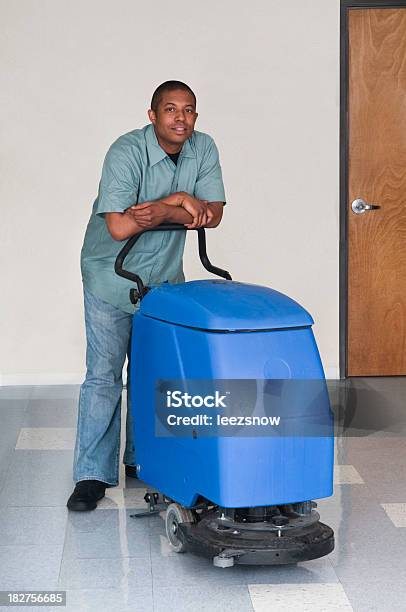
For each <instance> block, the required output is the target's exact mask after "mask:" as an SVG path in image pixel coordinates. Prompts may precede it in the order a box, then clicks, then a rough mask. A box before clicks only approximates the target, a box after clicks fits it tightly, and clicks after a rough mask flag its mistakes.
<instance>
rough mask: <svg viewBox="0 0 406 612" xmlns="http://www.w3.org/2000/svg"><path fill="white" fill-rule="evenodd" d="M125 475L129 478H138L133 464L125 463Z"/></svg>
mask: <svg viewBox="0 0 406 612" xmlns="http://www.w3.org/2000/svg"><path fill="white" fill-rule="evenodd" d="M125 475H126V476H128V477H129V478H138V474H137V468H136V467H135V465H126V466H125Z"/></svg>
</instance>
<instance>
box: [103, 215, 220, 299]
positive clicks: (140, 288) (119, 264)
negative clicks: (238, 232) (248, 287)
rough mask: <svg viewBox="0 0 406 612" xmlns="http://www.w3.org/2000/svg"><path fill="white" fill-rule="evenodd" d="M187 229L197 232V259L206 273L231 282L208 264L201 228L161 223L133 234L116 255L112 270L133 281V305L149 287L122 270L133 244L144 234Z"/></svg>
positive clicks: (131, 297)
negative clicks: (134, 284)
mask: <svg viewBox="0 0 406 612" xmlns="http://www.w3.org/2000/svg"><path fill="white" fill-rule="evenodd" d="M189 229H196V231H197V236H198V246H199V257H200V261H201V262H202V265H203V267H204V268H206V270H207V271H208V272H211V273H212V274H216V275H217V276H221V278H225V279H226V280H232V278H231V275H230V273H229V272H227V271H226V270H222V269H221V268H217V267H216V266H213V265H212V264H211V263H210V260H209V258H208V257H207V251H206V233H205V231H204V228H203V227H199V228H188V227H185V226H184V225H181V224H179V223H162V224H161V225H157V226H156V227H151V228H149V229H145V230H142V231H141V232H139V233H138V234H135V236H132V237H131V238H130V239H129V240H127V242H126V243H125V245H124V246H123V248H122V249H121V251H120V252H119V254H118V255H117V258H116V261H115V264H114V270H115V272H116V274H118V275H119V276H122V277H123V278H126V279H128V280H131V281H133V282H134V283H136V285H137V290H135V289H131V290H130V300H131V302H132V303H133V304H136V303H137V302H138V300H142V298H143V297H144V296H145V295H146V294H147V293H148V291H149V287H146V286H145V285H144V283H143V282H142V280H141V278H140V277H139V276H138V274H135V273H134V272H130V271H129V270H124V268H123V265H124V260H125V258H126V257H127V255H128V253H129V252H130V251H131V249H132V248H133V246H134V245H135V243H136V242H137V240H138V238H139V237H140V236H141V235H142V234H144V233H145V232H155V231H163V230H189Z"/></svg>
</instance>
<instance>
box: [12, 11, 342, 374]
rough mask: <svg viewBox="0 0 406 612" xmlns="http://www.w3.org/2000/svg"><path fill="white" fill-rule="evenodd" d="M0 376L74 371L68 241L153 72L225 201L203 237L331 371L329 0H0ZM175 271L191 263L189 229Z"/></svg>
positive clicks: (78, 229)
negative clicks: (276, 296) (301, 321)
mask: <svg viewBox="0 0 406 612" xmlns="http://www.w3.org/2000/svg"><path fill="white" fill-rule="evenodd" d="M0 11H1V23H2V33H3V37H2V42H1V52H0V57H1V70H0V75H1V76H0V91H1V113H0V121H1V126H0V128H1V133H2V140H1V174H2V180H1V183H0V184H1V199H0V202H1V220H0V228H1V229H0V232H1V234H0V236H1V240H0V258H1V269H2V274H1V288H0V291H1V301H0V304H1V316H0V347H1V348H0V384H46V383H48V384H57V383H68V382H78V381H80V380H81V378H82V376H83V373H84V353H85V351H84V349H85V345H84V329H83V323H82V296H81V279H80V271H79V251H80V247H81V242H82V237H83V233H84V230H85V226H86V223H87V220H88V217H89V214H90V210H91V205H92V202H93V199H94V197H95V194H96V190H97V185H98V181H99V175H100V169H101V163H102V160H103V157H104V154H105V152H106V150H107V148H108V146H109V145H110V143H111V142H112V141H113V140H114V139H115V138H116V137H117V136H118V135H119V134H121V133H124V132H126V131H129V130H131V129H134V128H135V127H141V126H142V125H144V124H145V123H146V122H147V117H146V109H147V107H148V103H149V100H150V95H151V93H152V91H153V89H154V88H155V87H156V86H157V85H158V84H159V83H160V82H162V81H164V80H167V79H170V78H175V79H179V80H184V81H186V82H188V83H189V84H190V85H191V86H192V88H193V89H195V91H196V93H197V95H198V110H199V113H200V116H199V119H198V125H197V129H200V130H201V131H207V132H208V133H210V134H211V135H213V136H214V138H215V140H216V142H217V144H218V147H219V149H220V153H221V159H222V166H223V172H224V179H225V184H226V191H227V196H228V201H229V205H228V206H227V208H226V211H225V217H224V222H223V225H222V227H221V228H219V229H217V230H211V231H210V234H209V237H208V245H209V254H210V257H211V259H212V261H213V262H214V263H215V264H217V265H220V266H222V267H225V268H227V269H229V270H230V271H231V272H232V273H233V277H234V278H235V279H236V280H242V281H248V282H254V283H259V284H265V285H269V286H272V287H274V288H275V289H278V290H280V291H283V292H286V293H287V294H289V295H290V296H292V297H293V298H295V299H297V300H298V301H299V302H301V303H302V304H303V305H304V306H305V307H306V308H307V309H308V310H309V311H310V312H311V313H312V314H313V316H314V318H315V320H316V325H315V333H316V337H317V340H318V343H319V346H320V350H321V355H322V359H323V362H324V365H325V368H326V371H327V374H328V375H329V376H334V375H337V374H338V230H339V222H338V218H339V214H338V165H339V151H338V125H339V90H338V85H339V2H338V0H312V2H303V1H302V0H291V1H290V2H288V3H283V2H281V1H280V0H279V1H272V0H254V1H253V2H249V3H243V4H239V3H236V2H231V1H225V2H218V1H214V0H206V1H205V2H204V3H203V1H200V2H199V1H198V2H193V3H186V4H182V3H181V4H179V3H169V2H163V1H162V0H154V1H153V2H152V3H150V5H149V6H148V5H147V3H140V2H134V1H133V0H116V2H110V1H107V0H97V1H96V0H80V1H79V0H73V1H72V0H70V1H67V0H65V1H62V0H41V2H38V0H18V2H15V1H14V0H0ZM189 238H190V239H189V241H188V242H189V245H188V248H187V255H186V270H187V272H188V274H189V277H191V276H195V275H199V276H200V277H204V274H201V270H200V267H199V263H198V260H197V258H196V257H195V252H196V249H195V243H194V241H192V240H191V239H193V238H196V237H195V235H194V234H193V235H192V236H190V237H189Z"/></svg>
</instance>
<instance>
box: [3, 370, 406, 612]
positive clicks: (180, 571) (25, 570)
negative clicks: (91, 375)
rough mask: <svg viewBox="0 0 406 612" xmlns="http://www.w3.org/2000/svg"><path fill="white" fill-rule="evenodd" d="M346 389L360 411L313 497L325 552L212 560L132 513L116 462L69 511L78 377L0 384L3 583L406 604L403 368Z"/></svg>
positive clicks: (193, 601)
mask: <svg viewBox="0 0 406 612" xmlns="http://www.w3.org/2000/svg"><path fill="white" fill-rule="evenodd" d="M350 391H351V393H352V396H351V397H352V399H351V402H354V401H355V404H356V408H357V410H356V411H354V410H353V408H354V406H352V407H351V410H352V413H355V414H356V415H360V414H361V417H360V418H359V419H358V421H357V418H355V421H356V422H355V421H354V419H353V425H354V426H355V427H356V429H353V431H350V430H349V429H347V432H346V435H344V436H340V437H337V439H336V468H335V493H334V496H333V497H331V498H328V499H325V500H320V501H319V511H320V514H321V517H322V520H323V522H325V523H327V524H329V525H330V526H331V527H333V529H334V531H335V535H336V548H335V550H334V552H333V553H331V554H330V555H329V556H328V557H325V558H322V559H318V560H314V561H310V562H307V563H299V564H298V565H295V566H288V567H243V566H235V567H233V568H229V569H227V570H221V569H218V568H214V567H213V565H212V564H211V563H210V562H209V561H208V560H206V559H203V558H200V557H197V556H194V555H192V554H186V555H178V554H176V553H174V552H172V551H171V550H170V548H169V546H168V543H167V540H166V536H165V529H164V522H163V519H162V517H161V516H156V517H150V518H146V519H142V520H134V519H132V518H130V516H129V515H130V514H131V513H132V511H133V509H134V508H138V507H141V506H142V505H143V502H142V497H143V488H142V483H138V482H136V481H134V480H131V479H127V480H126V479H125V477H124V474H123V473H122V475H121V481H120V485H119V487H117V488H114V489H113V488H112V489H109V490H108V491H107V496H106V498H105V499H104V500H103V501H102V502H101V503H100V504H99V506H98V509H97V510H96V511H94V512H90V513H83V514H81V513H68V511H67V509H66V506H65V504H66V500H67V497H68V496H69V494H70V493H71V490H72V486H73V485H72V480H71V466H72V454H73V444H74V434H75V424H76V409H77V396H78V392H79V389H78V387H76V386H60V387H0V419H1V420H0V590H8V589H10V590H40V589H43V590H54V589H62V590H66V591H67V607H66V608H65V609H67V610H69V611H73V610H75V611H82V610H84V611H86V610H89V611H91V610H98V611H104V610H105V611H107V612H115V611H116V610H117V611H120V612H125V611H127V610H132V611H134V610H142V611H145V610H148V609H153V610H156V611H161V610H162V611H163V610H165V611H166V612H167V611H168V610H176V611H177V612H181V611H184V610H196V609H199V610H207V611H210V612H213V611H216V610H219V611H223V610H230V611H238V612H246V611H254V612H264V611H272V612H274V611H279V610H281V611H282V610H283V611H284V612H290V610H292V611H293V610H294V611H295V612H300V611H301V610H303V611H306V612H307V611H309V612H310V611H311V612H314V611H315V612H317V611H320V612H321V611H323V612H330V611H333V610H334V611H335V610H337V611H338V610H355V611H362V612H363V611H368V612H369V611H372V610H376V611H378V610H379V611H380V612H381V611H385V610H391V611H392V610H401V611H406V586H405V585H406V470H405V465H406V436H405V432H406V410H405V408H406V402H405V399H406V379H404V378H396V379H391V378H387V379H364V380H361V379H358V380H357V381H355V383H353V384H352V388H351V390H350ZM343 394H344V396H345V397H346V398H347V399H348V388H345V389H344V391H343V390H342V389H340V390H339V393H338V395H337V397H339V398H341V399H338V400H337V402H338V403H339V402H340V401H342V397H343ZM354 398H355V400H354ZM337 405H338V404H337ZM368 407H369V408H370V410H371V411H372V412H373V418H372V419H371V418H369V419H365V417H364V416H362V414H363V413H364V414H367V413H368ZM351 410H350V412H351ZM372 412H371V414H372ZM385 414H386V415H387V416H388V415H389V417H388V418H389V420H388V418H386V420H385ZM346 425H347V426H348V419H347V422H346ZM4 609H5V608H4ZM14 609H17V610H18V609H21V610H27V609H29V610H55V609H56V608H51V607H48V608H47V607H41V608H39V607H30V608H26V607H24V608H23V607H21V608H14ZM62 609H63V608H62Z"/></svg>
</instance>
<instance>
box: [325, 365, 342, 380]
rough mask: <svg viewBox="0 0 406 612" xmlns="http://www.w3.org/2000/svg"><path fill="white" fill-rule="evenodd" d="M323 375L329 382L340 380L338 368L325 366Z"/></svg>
mask: <svg viewBox="0 0 406 612" xmlns="http://www.w3.org/2000/svg"><path fill="white" fill-rule="evenodd" d="M324 373H325V376H326V378H327V379H329V380H338V379H339V378H340V368H339V367H338V366H326V367H325V368H324Z"/></svg>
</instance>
